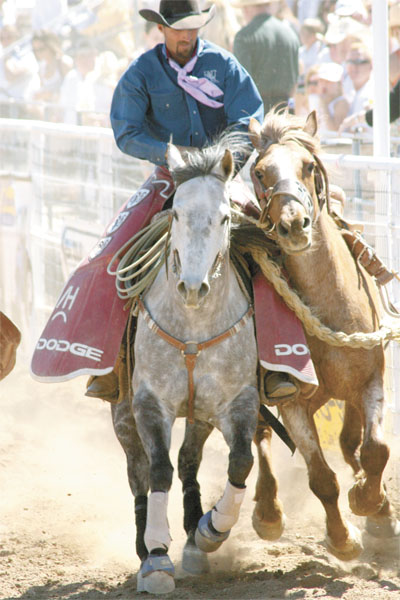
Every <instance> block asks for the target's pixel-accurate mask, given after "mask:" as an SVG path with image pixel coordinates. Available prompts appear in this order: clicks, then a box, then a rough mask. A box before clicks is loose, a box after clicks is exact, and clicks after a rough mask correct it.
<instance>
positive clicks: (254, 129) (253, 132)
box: [249, 117, 261, 152]
mask: <svg viewBox="0 0 400 600" xmlns="http://www.w3.org/2000/svg"><path fill="white" fill-rule="evenodd" d="M249 138H250V141H251V143H252V144H253V146H254V148H255V149H256V150H257V151H258V152H260V151H261V124H260V123H259V122H258V121H257V119H255V118H254V117H250V122H249Z"/></svg>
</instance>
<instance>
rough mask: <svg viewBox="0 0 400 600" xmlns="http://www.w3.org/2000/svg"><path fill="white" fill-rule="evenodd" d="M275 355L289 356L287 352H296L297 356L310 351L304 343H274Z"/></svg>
mask: <svg viewBox="0 0 400 600" xmlns="http://www.w3.org/2000/svg"><path fill="white" fill-rule="evenodd" d="M274 350H275V354H276V356H289V354H296V355H297V356H303V355H304V354H309V353H310V351H309V349H308V348H307V346H305V345H304V344H293V346H289V344H275V346H274Z"/></svg>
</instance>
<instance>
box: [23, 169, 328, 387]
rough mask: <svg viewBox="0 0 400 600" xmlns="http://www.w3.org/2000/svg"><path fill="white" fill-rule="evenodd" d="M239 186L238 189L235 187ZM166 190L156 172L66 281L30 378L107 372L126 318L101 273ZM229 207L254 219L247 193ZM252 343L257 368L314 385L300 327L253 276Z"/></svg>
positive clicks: (162, 174) (163, 174) (169, 188)
mask: <svg viewBox="0 0 400 600" xmlns="http://www.w3.org/2000/svg"><path fill="white" fill-rule="evenodd" d="M239 185H240V184H239ZM173 191H174V186H173V182H172V179H171V176H170V174H169V172H168V170H167V169H165V168H163V167H156V169H155V171H154V172H153V174H152V175H151V176H150V177H149V179H148V180H147V181H146V182H145V183H144V184H143V186H142V187H141V188H140V189H139V190H138V191H137V192H136V194H134V196H132V198H130V199H129V200H128V201H127V202H126V203H125V204H124V206H123V207H122V208H121V210H120V211H119V212H118V214H117V216H116V217H115V218H114V219H113V221H112V222H111V223H110V225H109V226H108V227H107V228H106V230H105V232H104V235H103V237H102V238H101V239H100V241H99V242H98V243H97V244H96V246H95V247H94V248H93V250H92V252H91V253H90V254H89V256H88V257H87V258H86V259H85V260H83V261H82V262H81V263H80V264H79V266H78V267H77V269H76V270H75V271H74V273H73V274H72V275H71V277H70V278H69V280H68V281H67V283H66V285H65V286H64V289H63V291H62V293H61V296H60V298H59V300H58V302H57V304H56V306H55V308H54V310H53V312H52V314H51V316H50V318H49V320H48V322H47V325H46V327H45V328H44V330H43V333H42V335H41V336H40V339H39V341H38V343H37V345H36V348H35V350H34V353H33V356H32V361H31V374H32V376H33V377H34V378H35V379H38V380H39V381H45V382H50V383H51V382H57V381H66V380H68V379H72V378H73V377H76V376H78V375H105V374H106V373H109V372H110V371H112V369H113V367H114V364H115V361H116V358H117V355H118V351H119V348H120V345H121V340H122V337H123V335H124V331H125V327H126V323H127V318H128V314H127V311H125V310H124V306H125V304H126V301H125V300H121V299H120V298H119V297H118V296H117V293H116V287H115V278H114V277H113V276H110V275H109V274H108V273H107V267H108V265H109V263H110V260H111V259H112V257H113V256H114V254H115V253H116V252H118V250H119V249H120V248H121V247H122V246H123V245H124V244H125V243H126V242H127V241H129V240H130V239H131V237H132V236H133V235H134V234H135V233H137V232H138V231H140V229H142V228H143V227H145V226H146V225H148V223H149V222H150V220H151V218H152V217H153V216H154V215H155V214H156V213H158V212H159V211H161V209H162V208H163V206H164V204H165V202H166V200H167V199H168V198H169V197H170V196H171V194H172V193H173ZM232 193H233V198H232V199H233V201H234V202H236V203H237V204H240V205H241V206H242V209H243V210H245V212H248V213H250V214H251V213H255V214H256V212H257V208H256V207H255V206H254V205H252V203H251V197H250V196H249V194H244V195H243V190H242V192H241V193H239V189H238V188H237V186H236V188H235V189H233V190H232ZM253 286H254V294H255V313H256V329H257V343H258V349H259V355H260V361H261V364H262V365H263V366H264V367H265V368H267V369H271V370H275V371H286V372H289V373H292V374H293V375H295V377H297V378H299V379H300V380H302V381H306V382H307V383H315V385H318V381H317V378H316V375H315V372H314V368H313V365H312V362H311V358H310V354H309V352H308V348H307V344H306V340H305V336H304V332H303V329H302V326H301V323H300V321H299V320H298V319H297V317H296V315H295V314H294V313H292V312H291V311H290V310H289V309H288V308H287V307H286V305H285V304H284V302H283V300H282V299H281V298H280V297H279V296H278V295H277V294H276V292H275V291H274V289H273V288H272V287H271V285H270V284H269V283H268V281H267V280H266V279H265V278H264V277H263V276H262V275H261V274H260V275H259V276H257V277H256V278H255V280H254V281H253Z"/></svg>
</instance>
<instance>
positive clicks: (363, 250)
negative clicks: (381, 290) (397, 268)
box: [341, 229, 396, 285]
mask: <svg viewBox="0 0 400 600" xmlns="http://www.w3.org/2000/svg"><path fill="white" fill-rule="evenodd" d="M341 233H342V236H343V238H344V240H345V242H346V244H347V245H348V247H349V249H350V252H351V253H352V255H353V256H354V258H355V259H356V261H357V262H358V263H360V265H361V266H363V267H364V269H365V270H366V271H367V273H369V275H371V276H372V277H375V279H376V281H377V283H379V285H386V284H387V283H389V281H392V279H393V278H394V277H395V276H396V273H394V272H393V271H389V269H388V268H387V267H386V266H385V265H384V264H383V262H382V261H381V259H380V258H378V256H377V255H376V252H375V250H374V249H373V248H372V247H371V246H370V245H369V244H367V242H366V241H365V240H364V239H363V238H362V237H361V235H360V234H359V233H357V232H354V231H349V230H346V229H342V232H341Z"/></svg>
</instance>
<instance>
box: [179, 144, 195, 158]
mask: <svg viewBox="0 0 400 600" xmlns="http://www.w3.org/2000/svg"><path fill="white" fill-rule="evenodd" d="M176 148H178V150H179V152H180V153H181V155H182V158H183V159H185V158H187V156H188V154H190V153H191V152H196V151H198V148H194V147H193V146H176Z"/></svg>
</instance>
